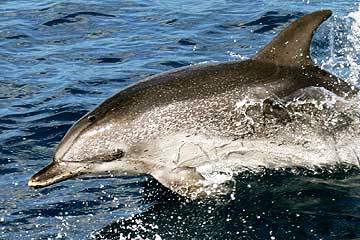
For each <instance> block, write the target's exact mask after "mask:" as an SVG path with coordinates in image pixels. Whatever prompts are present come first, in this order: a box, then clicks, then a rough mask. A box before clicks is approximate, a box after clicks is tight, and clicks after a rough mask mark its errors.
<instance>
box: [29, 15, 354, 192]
mask: <svg viewBox="0 0 360 240" xmlns="http://www.w3.org/2000/svg"><path fill="white" fill-rule="evenodd" d="M330 16H331V11H329V10H323V11H318V12H314V13H311V14H309V15H306V16H303V17H301V18H300V19H298V20H296V21H295V22H293V23H292V24H291V25H290V26H288V27H287V28H285V29H284V30H283V31H282V32H281V33H280V34H279V35H278V36H277V37H276V38H275V39H274V40H273V41H272V42H271V43H270V44H268V45H267V46H266V47H265V48H264V49H263V50H262V51H260V52H259V53H258V54H257V55H256V56H254V57H253V58H252V59H250V60H246V61H234V62H227V63H217V64H207V65H205V64H200V65H195V66H188V67H184V68H179V69H177V70H175V71H170V72H165V73H163V74H159V75H155V76H152V77H149V78H147V79H144V80H143V81H140V82H138V83H136V84H134V85H131V86H129V87H127V88H125V89H123V90H121V91H120V92H118V93H117V94H115V95H114V96H112V97H110V98H108V99H107V100H105V101H104V102H103V103H101V104H100V105H99V106H98V107H96V108H95V109H94V110H92V111H90V112H89V113H87V114H86V115H85V116H83V117H82V118H81V119H80V120H79V121H77V122H76V123H75V124H74V125H73V126H72V127H71V128H70V130H69V131H68V132H67V133H66V135H65V137H64V138H63V139H62V141H61V142H60V144H59V145H58V146H57V149H56V152H55V156H54V160H53V162H52V163H51V164H50V165H48V166H47V167H45V168H44V169H42V170H41V171H39V172H38V173H37V174H36V175H34V176H33V177H32V178H31V179H30V180H29V183H28V184H29V186H31V187H45V186H49V185H51V184H54V183H57V182H60V181H63V180H66V179H69V178H75V177H81V176H85V175H98V174H105V173H109V174H111V175H113V176H122V175H140V174H148V175H151V176H153V177H154V178H155V179H157V180H158V181H159V182H160V183H161V184H163V185H164V186H166V187H168V188H170V189H172V190H173V191H175V192H177V193H180V194H182V195H185V196H194V194H195V196H196V195H197V194H201V193H203V192H207V191H208V190H209V188H208V186H210V185H211V186H214V185H217V184H218V183H219V182H221V180H220V181H218V180H216V177H214V176H217V175H211V173H210V172H212V171H218V172H226V171H229V169H230V170H231V169H232V170H234V169H236V168H252V167H254V166H258V167H269V168H272V167H291V166H297V165H306V166H311V165H322V164H336V163H337V162H339V161H342V159H345V161H350V162H351V161H352V162H351V163H354V164H357V163H358V162H357V161H359V160H358V157H357V156H358V155H357V154H358V152H359V151H358V149H357V145H358V144H356V143H354V141H353V140H352V139H353V138H354V137H355V136H357V130H356V129H358V128H357V118H356V116H357V115H356V114H355V116H352V115H351V114H348V113H349V109H348V107H347V101H348V99H351V98H353V97H355V96H356V95H357V93H358V88H356V87H355V86H352V85H350V84H348V83H346V82H345V81H344V80H342V79H340V78H338V77H336V76H335V75H333V74H331V73H329V72H327V71H325V70H322V69H321V68H319V67H318V66H315V64H314V62H313V60H312V59H311V56H310V45H311V41H312V37H313V34H314V32H315V30H316V29H317V28H318V26H319V25H320V24H321V23H322V22H324V21H325V20H326V19H328V18H329V17H330ZM354 129H355V130H354Z"/></svg>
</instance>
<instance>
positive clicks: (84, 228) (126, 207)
mask: <svg viewBox="0 0 360 240" xmlns="http://www.w3.org/2000/svg"><path fill="white" fill-rule="evenodd" d="M358 3H359V2H357V1H350V0H349V1H345V0H342V1H335V0H334V1H312V0H310V1H301V0H292V1H283V0H281V1H280V0H268V1H259V0H252V1H248V0H244V1H225V0H211V1H189V0H184V1H179V3H177V1H169V0H164V1H161V0H153V1H141V0H136V1H91V0H88V1H57V2H56V3H54V2H52V1H25V0H24V1H13V0H9V1H4V0H3V1H1V2H0V146H1V147H0V239H86V238H105V239H112V238H115V239H117V238H119V236H120V235H121V234H122V235H123V236H127V237H128V238H135V237H138V238H139V239H144V238H148V239H357V238H360V178H359V173H360V171H359V169H356V168H349V167H346V166H338V167H336V168H334V169H325V170H324V169H322V170H319V171H317V172H315V173H314V172H310V171H308V170H306V169H298V170H297V171H292V170H283V171H269V170H264V171H263V172H262V173H259V174H252V173H243V174H242V175H240V176H238V178H237V181H236V190H235V191H234V193H233V194H232V195H230V196H227V197H225V198H223V199H217V200H209V201H193V202H191V201H187V200H186V199H182V198H179V197H178V196H176V195H174V194H172V193H170V192H169V191H167V190H166V189H164V188H162V187H161V186H159V185H158V184H157V183H156V182H155V181H154V180H152V179H151V178H149V179H148V178H146V177H138V178H131V177H126V178H113V179H88V180H69V181H67V182H64V183H60V184H57V185H55V186H52V187H49V188H46V189H41V190H34V189H29V188H28V187H27V180H28V178H29V177H30V176H31V175H32V174H33V173H35V172H36V171H37V170H39V169H40V168H42V167H43V166H45V165H46V164H47V163H48V162H50V161H51V158H52V154H53V149H54V146H55V145H56V144H57V143H58V142H59V141H60V139H61V138H62V136H63V135H64V133H65V132H66V130H67V129H68V128H69V127H70V126H71V124H72V123H73V122H74V121H75V120H77V119H78V118H79V117H80V116H82V115H83V114H84V113H86V112H87V111H88V110H90V109H92V108H93V107H94V106H95V105H97V104H98V103H100V102H101V101H102V100H104V99H105V98H107V97H108V96H110V95H111V94H113V93H115V92H117V91H118V90H120V89H122V88H123V87H125V86H127V85H128V84H131V83H133V82H135V81H137V80H140V79H142V78H144V77H146V76H149V75H152V74H156V73H159V72H163V71H166V70H170V69H173V68H177V67H181V66H185V65H189V64H196V63H200V62H209V61H229V60H235V59H239V58H240V59H242V58H249V57H251V56H252V55H253V54H254V53H256V51H258V50H259V49H260V48H261V47H263V46H264V45H265V44H266V43H267V42H269V41H270V40H271V39H272V38H273V37H274V36H275V35H276V33H277V32H279V31H280V30H281V29H282V28H283V27H284V26H285V25H286V24H288V23H289V22H290V21H292V20H294V19H296V18H298V17H300V16H302V15H304V14H306V13H309V12H311V11H315V10H318V9H323V8H330V9H332V10H333V11H334V14H335V17H334V18H332V19H331V20H330V21H328V22H327V23H326V24H324V25H323V26H322V27H321V29H320V30H319V31H318V33H317V35H316V37H315V41H314V42H313V56H314V57H315V59H316V61H317V63H318V64H319V65H322V66H323V67H325V68H327V69H328V70H329V71H331V72H333V73H336V74H337V75H340V76H342V77H343V78H345V79H348V81H353V82H357V80H358V76H359V68H358V66H359V61H358V60H359V56H360V45H359V44H360V43H359V42H358V39H360V32H359V31H360V30H359V29H357V28H356V27H357V26H359V25H360V23H359V22H360V19H356V18H355V20H354V19H352V18H351V17H350V16H348V15H349V13H352V14H356V13H358V18H360V15H359V11H360V10H359V8H358ZM130 216H134V217H133V218H132V219H129V217H130ZM120 219H125V220H120Z"/></svg>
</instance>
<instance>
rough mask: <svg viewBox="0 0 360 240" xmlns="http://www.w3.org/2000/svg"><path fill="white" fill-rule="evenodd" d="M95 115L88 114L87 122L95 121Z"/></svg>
mask: <svg viewBox="0 0 360 240" xmlns="http://www.w3.org/2000/svg"><path fill="white" fill-rule="evenodd" d="M95 119H96V118H95V116H94V115H90V116H88V120H89V122H94V121H95Z"/></svg>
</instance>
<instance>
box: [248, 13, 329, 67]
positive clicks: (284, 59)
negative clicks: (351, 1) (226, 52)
mask: <svg viewBox="0 0 360 240" xmlns="http://www.w3.org/2000/svg"><path fill="white" fill-rule="evenodd" d="M331 14H332V12H331V11H330V10H323V11H318V12H314V13H311V14H308V15H305V16H303V17H301V18H300V19H298V20H296V21H295V22H293V23H292V24H291V25H290V26H288V27H287V28H285V29H284V30H283V31H282V32H281V33H280V34H279V35H278V37H276V38H275V39H274V40H273V41H272V42H271V43H270V44H268V45H267V46H266V47H265V48H264V49H263V50H262V51H260V52H259V53H258V54H257V55H256V56H255V57H254V59H255V60H258V61H261V62H269V63H274V64H277V65H284V66H308V65H312V64H313V61H312V60H311V57H310V45H311V40H312V37H313V35H314V32H315V30H316V29H317V28H318V27H319V26H320V24H321V23H322V22H324V21H325V20H326V19H328V18H329V17H330V16H331Z"/></svg>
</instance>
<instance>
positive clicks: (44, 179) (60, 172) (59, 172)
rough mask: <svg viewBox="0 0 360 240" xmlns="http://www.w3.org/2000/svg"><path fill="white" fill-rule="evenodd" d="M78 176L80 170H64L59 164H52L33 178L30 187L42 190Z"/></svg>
mask: <svg viewBox="0 0 360 240" xmlns="http://www.w3.org/2000/svg"><path fill="white" fill-rule="evenodd" d="M78 174H79V169H76V170H75V171H70V170H68V169H64V168H63V167H61V166H60V165H59V164H58V163H55V162H52V163H51V164H50V165H48V166H46V167H45V168H43V169H42V170H40V171H39V172H38V173H36V174H35V175H34V176H32V177H31V178H30V179H29V181H28V186H29V187H32V188H42V187H46V186H50V185H52V184H54V183H57V182H61V181H64V180H66V179H69V178H72V177H75V176H77V175H78Z"/></svg>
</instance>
